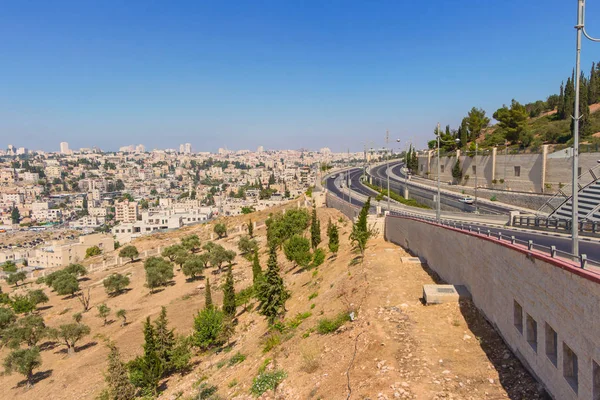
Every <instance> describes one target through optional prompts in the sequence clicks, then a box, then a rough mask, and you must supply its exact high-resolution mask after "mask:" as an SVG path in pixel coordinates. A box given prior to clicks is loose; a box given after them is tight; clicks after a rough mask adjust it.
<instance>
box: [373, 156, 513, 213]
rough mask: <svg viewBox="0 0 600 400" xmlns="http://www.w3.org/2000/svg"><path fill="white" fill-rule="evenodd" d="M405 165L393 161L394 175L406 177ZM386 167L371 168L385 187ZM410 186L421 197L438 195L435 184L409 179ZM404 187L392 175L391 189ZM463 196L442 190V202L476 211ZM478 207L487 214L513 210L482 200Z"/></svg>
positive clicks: (391, 166)
mask: <svg viewBox="0 0 600 400" xmlns="http://www.w3.org/2000/svg"><path fill="white" fill-rule="evenodd" d="M403 165H404V164H403V163H398V162H396V163H393V162H392V163H390V169H391V171H392V173H393V174H394V175H396V176H400V177H404V173H403V172H402V166H403ZM386 169H387V167H386V165H385V164H384V165H378V166H376V167H373V168H372V169H371V174H372V175H373V177H374V178H377V179H380V180H381V183H382V184H383V185H384V187H385V185H387V173H386ZM408 186H409V192H412V193H414V194H415V195H417V196H421V197H425V198H427V199H431V200H433V198H434V196H435V195H437V188H435V187H433V186H432V187H427V188H425V187H423V186H416V185H414V184H411V182H410V181H408ZM403 189H404V181H403V180H402V181H399V180H397V179H396V178H395V177H394V176H390V190H392V191H394V192H397V193H400V190H403ZM462 197H463V196H461V195H460V194H459V193H456V194H449V193H447V192H442V196H441V202H442V204H445V205H447V206H450V207H453V208H456V209H458V210H460V211H465V212H475V206H474V205H469V204H464V203H462V202H460V201H459V200H460V199H461V198H462ZM477 209H478V210H479V212H481V213H485V214H506V213H508V212H509V211H511V210H513V209H512V208H510V207H506V206H504V205H493V204H488V203H485V204H484V203H482V202H478V204H477Z"/></svg>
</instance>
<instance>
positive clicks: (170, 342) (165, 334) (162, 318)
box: [154, 306, 175, 370]
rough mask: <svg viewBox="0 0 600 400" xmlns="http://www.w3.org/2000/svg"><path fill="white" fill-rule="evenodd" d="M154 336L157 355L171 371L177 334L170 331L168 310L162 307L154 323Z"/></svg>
mask: <svg viewBox="0 0 600 400" xmlns="http://www.w3.org/2000/svg"><path fill="white" fill-rule="evenodd" d="M154 335H155V339H154V340H155V346H156V354H157V355H158V357H159V358H160V359H161V361H162V362H163V365H164V366H165V369H167V370H168V369H170V363H171V353H172V352H173V347H174V346H175V333H174V332H173V329H169V321H168V320H167V308H166V307H165V306H163V307H161V310H160V314H159V316H158V318H157V319H156V321H154Z"/></svg>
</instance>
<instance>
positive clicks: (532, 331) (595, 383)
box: [385, 217, 600, 400]
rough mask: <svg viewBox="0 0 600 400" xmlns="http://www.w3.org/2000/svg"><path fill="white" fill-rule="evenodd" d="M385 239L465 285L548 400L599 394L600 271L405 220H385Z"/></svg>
mask: <svg viewBox="0 0 600 400" xmlns="http://www.w3.org/2000/svg"><path fill="white" fill-rule="evenodd" d="M385 236H386V239H387V240H390V241H392V242H394V243H397V244H399V245H401V246H404V247H406V248H408V249H410V250H411V251H412V252H413V253H415V254H416V255H418V256H420V257H422V258H424V259H425V260H426V261H427V263H428V264H429V267H431V268H432V269H433V270H434V271H435V272H437V273H438V274H439V275H440V276H441V277H442V279H444V280H445V281H447V282H449V283H451V284H462V285H465V286H466V287H467V288H468V289H469V291H470V292H471V295H472V296H473V302H474V303H475V305H476V306H477V307H478V308H479V309H480V310H481V311H482V312H483V313H484V314H485V316H486V317H487V319H488V320H489V321H490V323H491V324H492V325H494V327H495V328H496V330H497V331H498V332H499V333H500V334H501V335H502V337H503V338H504V340H505V341H506V343H507V344H508V345H509V346H510V348H511V349H512V350H513V352H514V353H515V354H516V355H517V356H518V357H519V358H520V359H521V360H522V362H523V363H524V364H525V365H526V366H527V367H528V368H529V369H530V370H531V371H532V373H533V374H534V375H535V376H537V377H538V379H539V380H540V381H541V382H542V383H543V384H544V386H545V387H546V388H547V390H548V391H549V392H550V393H551V394H552V396H553V397H554V398H556V399H561V400H563V399H564V400H568V399H589V400H591V399H597V398H598V397H597V396H600V368H599V367H598V364H599V363H600V335H598V332H599V329H600V279H599V278H600V276H598V275H594V274H592V273H590V272H588V271H584V270H582V269H580V268H577V267H574V266H572V265H571V264H569V263H567V262H564V261H560V260H558V259H552V258H550V257H549V256H546V255H543V254H541V253H535V252H533V253H532V252H529V251H527V249H526V248H525V247H522V246H518V245H511V244H510V243H508V242H502V243H499V242H498V241H497V240H496V239H493V238H488V237H486V236H480V235H477V234H476V233H466V232H458V231H455V230H454V229H452V228H448V227H439V226H437V225H435V224H433V223H428V222H424V221H418V220H413V219H408V218H400V217H387V218H386V226H385ZM555 350H556V351H555Z"/></svg>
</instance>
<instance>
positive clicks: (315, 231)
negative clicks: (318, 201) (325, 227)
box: [310, 204, 321, 251]
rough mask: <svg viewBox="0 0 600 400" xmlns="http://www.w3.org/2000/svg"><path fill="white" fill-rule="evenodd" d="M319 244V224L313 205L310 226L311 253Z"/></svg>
mask: <svg viewBox="0 0 600 400" xmlns="http://www.w3.org/2000/svg"><path fill="white" fill-rule="evenodd" d="M319 243H321V222H320V221H319V219H318V218H317V208H316V206H315V205H314V204H313V210H312V221H311V224H310V244H311V246H312V249H313V251H314V250H315V249H316V248H317V246H318V245H319Z"/></svg>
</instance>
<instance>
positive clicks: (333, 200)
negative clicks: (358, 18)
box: [325, 193, 360, 220]
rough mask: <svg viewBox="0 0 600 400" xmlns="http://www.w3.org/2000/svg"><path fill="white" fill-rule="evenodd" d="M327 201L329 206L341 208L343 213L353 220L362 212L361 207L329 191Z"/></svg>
mask: <svg viewBox="0 0 600 400" xmlns="http://www.w3.org/2000/svg"><path fill="white" fill-rule="evenodd" d="M325 203H326V204H327V207H330V208H335V209H338V210H340V211H341V213H342V214H344V215H345V216H346V217H348V218H350V219H351V220H353V219H354V217H356V216H357V215H358V213H360V207H358V206H354V205H350V204H349V203H348V202H346V201H344V200H341V199H338V198H337V197H336V196H334V195H332V194H329V193H328V194H327V197H326V201H325Z"/></svg>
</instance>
